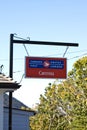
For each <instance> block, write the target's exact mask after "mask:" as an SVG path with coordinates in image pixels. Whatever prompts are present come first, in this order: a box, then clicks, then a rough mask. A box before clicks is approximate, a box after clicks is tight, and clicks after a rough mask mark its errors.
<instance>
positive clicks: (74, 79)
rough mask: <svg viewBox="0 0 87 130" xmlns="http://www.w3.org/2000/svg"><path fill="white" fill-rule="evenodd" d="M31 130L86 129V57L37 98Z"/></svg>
mask: <svg viewBox="0 0 87 130" xmlns="http://www.w3.org/2000/svg"><path fill="white" fill-rule="evenodd" d="M37 110H38V112H37V114H36V115H35V116H33V117H31V119H30V120H31V121H30V126H31V130H87V57H83V58H82V59H79V60H78V61H76V62H75V64H74V67H73V69H72V71H70V72H69V74H68V78H67V79H66V80H65V81H62V82H61V83H59V82H58V84H56V83H55V82H54V83H53V84H52V85H51V84H50V85H49V86H48V87H47V88H46V89H45V93H44V95H40V104H39V105H38V108H37Z"/></svg>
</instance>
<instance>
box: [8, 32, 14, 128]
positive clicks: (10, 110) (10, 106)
mask: <svg viewBox="0 0 87 130" xmlns="http://www.w3.org/2000/svg"><path fill="white" fill-rule="evenodd" d="M13 36H14V35H13V34H11V35H10V65H9V77H10V78H13ZM9 130H12V92H9Z"/></svg>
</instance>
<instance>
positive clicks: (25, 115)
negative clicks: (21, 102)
mask: <svg viewBox="0 0 87 130" xmlns="http://www.w3.org/2000/svg"><path fill="white" fill-rule="evenodd" d="M32 115H34V112H33V111H23V110H18V109H13V110H12V130H30V128H29V117H30V116H32ZM8 117H9V114H8V108H4V130H8Z"/></svg>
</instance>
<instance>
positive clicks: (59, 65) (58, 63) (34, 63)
mask: <svg viewBox="0 0 87 130" xmlns="http://www.w3.org/2000/svg"><path fill="white" fill-rule="evenodd" d="M29 68H49V69H63V68H64V60H43V59H42V60H38V59H37V60H34V59H29Z"/></svg>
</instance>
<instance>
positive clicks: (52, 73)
mask: <svg viewBox="0 0 87 130" xmlns="http://www.w3.org/2000/svg"><path fill="white" fill-rule="evenodd" d="M25 61H26V63H25V75H26V77H32V78H33V77H34V78H66V58H44V57H43V58H42V57H26V60H25Z"/></svg>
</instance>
